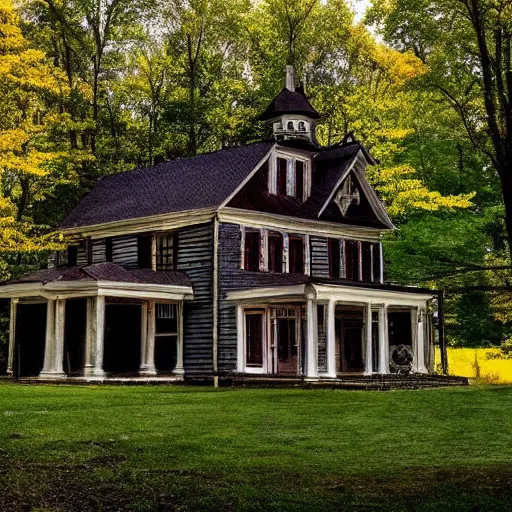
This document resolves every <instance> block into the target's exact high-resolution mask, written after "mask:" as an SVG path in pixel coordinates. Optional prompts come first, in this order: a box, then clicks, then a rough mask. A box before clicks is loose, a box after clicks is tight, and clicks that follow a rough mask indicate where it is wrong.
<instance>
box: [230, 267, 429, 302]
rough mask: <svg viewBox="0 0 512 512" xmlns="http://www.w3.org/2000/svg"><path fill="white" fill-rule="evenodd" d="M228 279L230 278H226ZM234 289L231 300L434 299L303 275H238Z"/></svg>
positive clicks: (405, 289)
mask: <svg viewBox="0 0 512 512" xmlns="http://www.w3.org/2000/svg"><path fill="white" fill-rule="evenodd" d="M224 277H227V276H224ZM230 279H231V283H232V284H233V285H234V288H235V289H233V290H232V291H229V292H228V293H227V298H228V299H231V300H243V301H246V300H252V299H264V298H276V299H277V298H280V297H281V298H287V297H295V298H298V297H301V298H303V299H304V300H305V299H306V298H314V299H315V300H331V299H333V300H336V301H340V302H341V301H347V302H375V303H377V302H382V303H393V304H402V303H403V304H413V305H415V304H416V303H417V302H425V301H426V300H430V299H432V298H434V297H435V295H436V293H437V292H436V291H435V290H431V289H429V288H419V287H414V286H403V285H396V284H392V283H362V282H359V281H350V280H348V279H333V278H319V277H311V276H306V275H303V274H273V273H268V272H267V273H262V272H249V271H239V272H237V273H236V274H233V275H232V276H231V277H230Z"/></svg>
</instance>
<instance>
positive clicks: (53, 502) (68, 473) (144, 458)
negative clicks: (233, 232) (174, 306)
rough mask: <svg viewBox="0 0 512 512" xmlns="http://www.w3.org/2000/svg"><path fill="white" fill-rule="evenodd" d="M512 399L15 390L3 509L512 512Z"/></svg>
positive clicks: (5, 393)
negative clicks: (490, 511)
mask: <svg viewBox="0 0 512 512" xmlns="http://www.w3.org/2000/svg"><path fill="white" fill-rule="evenodd" d="M511 462H512V388H511V387H486V388H483V387H470V388H452V389H438V390H424V391H390V392H370V391H366V392H365V391H341V390H328V389H319V390H300V389H282V390H275V389H222V388H221V389H213V388H192V387H178V386H175V387H171V386H169V387H167V386H165V387H164V386H161V387H149V386H148V387H142V386H126V387H121V386H97V387H78V386H77V387H74V386H60V387H58V386H19V385H12V384H4V385H0V510H2V511H8V510H15V511H19V510H20V508H21V506H22V504H24V503H26V504H28V505H30V506H31V507H33V510H34V511H36V510H37V511H44V512H50V511H51V512H54V511H79V512H82V511H83V512H86V511H103V512H105V511H113V510H123V511H124V510H126V511H160V512H164V511H174V510H176V511H199V510H201V511H203V510H205V511H208V510H212V511H213V510H222V511H232V510H249V511H286V510H297V511H298V510H301V511H305V510H312V511H324V510H325V511H328V510H358V511H373V510H379V511H380V510H393V511H395V510H397V511H402V510H403V511H434V510H450V511H478V510H482V511H484V510H485V511H487V510H503V511H505V510H507V511H508V510H510V507H511V505H510V503H511V500H512V464H511Z"/></svg>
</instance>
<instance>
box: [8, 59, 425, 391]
mask: <svg viewBox="0 0 512 512" xmlns="http://www.w3.org/2000/svg"><path fill="white" fill-rule="evenodd" d="M318 118H319V114H318V113H317V112H316V111H315V109H314V108H313V107H312V105H311V104H310V103H309V101H308V100H307V98H306V96H305V95H304V93H303V92H302V90H301V89H299V88H297V89H296V84H295V79H294V74H293V69H292V68H291V67H288V68H287V79H286V87H285V88H283V90H282V91H281V92H280V93H279V94H278V95H277V96H276V97H275V99H274V100H273V101H272V103H271V104H270V105H269V106H268V108H267V109H266V110H265V112H263V114H262V115H261V116H260V120H261V121H264V122H266V123H269V124H270V125H271V126H272V129H273V139H272V140H269V141H261V142H257V143H254V144H249V145H246V146H243V147H235V148H228V149H223V150H220V151H217V152H214V153H209V154H203V155H200V156H197V157H194V158H182V159H176V160H172V161H169V162H165V163H162V164H159V165H155V166H154V167H150V168H146V169H136V170H133V171H128V172H123V173H120V174H115V175H112V176H106V177H104V178H103V179H102V180H100V182H99V183H98V184H97V185H96V187H95V188H94V189H93V190H92V191H91V192H90V194H89V195H88V196H87V197H85V198H84V199H83V200H82V201H81V202H80V204H79V205H78V206H77V207H76V208H75V210H74V211H72V212H71V214H70V215H69V216H68V217H67V218H66V219H65V220H64V221H63V223H62V225H61V226H60V228H61V230H62V232H63V233H64V234H65V235H68V236H70V237H73V238H70V239H72V240H74V241H73V242H72V243H70V244H69V246H68V247H67V250H66V251H64V252H62V253H58V254H55V255H54V257H53V258H52V259H51V262H50V265H49V268H47V269H44V270H40V271H38V272H35V273H32V274H29V275H26V276H24V277H22V278H21V279H18V280H17V281H11V282H9V283H7V284H5V285H3V286H2V287H0V297H2V298H9V299H10V300H11V320H10V322H11V323H10V327H11V328H10V343H9V361H8V366H9V368H8V370H9V373H10V374H11V375H13V376H15V377H21V378H26V377H32V378H39V379H44V380H48V379H57V380H58V379H70V378H76V379H82V380H83V379H86V380H100V381H101V380H108V379H115V378H121V377H122V378H125V379H139V380H140V379H147V380H151V379H154V380H157V379H167V380H173V379H183V378H188V377H190V378H199V377H203V378H205V377H208V378H212V377H215V378H218V377H221V378H222V377H232V378H236V377H245V378H249V377H251V376H255V377H256V376H257V377H258V378H259V379H264V378H268V379H270V378H277V377H288V378H295V379H304V380H306V379H307V380H311V381H319V380H320V381H321V380H327V381H328V380H335V379H340V378H343V376H347V375H361V376H363V375H367V376H368V375H372V374H380V375H386V374H390V373H397V372H398V373H400V372H405V373H409V372H412V373H419V374H422V373H423V374H424V373H428V372H429V371H432V370H433V357H432V350H433V323H432V314H431V311H432V307H431V304H432V301H433V299H434V297H435V295H434V293H433V292H432V291H430V290H426V289H418V288H413V287H403V286H396V285H392V284H388V283H384V282H383V257H382V245H381V237H382V235H383V234H384V233H385V232H386V231H389V230H392V229H394V227H393V224H392V222H391V221H390V219H389V217H388V215H387V213H386V209H385V208H384V206H383V204H382V203H381V201H380V200H379V198H378V197H377V195H376V193H375V191H374V190H373V189H372V187H371V186H370V184H369V183H368V181H367V178H366V175H365V171H366V168H367V166H370V165H373V164H375V160H374V159H373V157H372V156H371V155H370V154H369V152H368V151H367V150H366V149H365V147H364V146H363V145H362V144H360V143H359V142H358V141H357V140H355V139H354V137H353V136H351V135H348V136H347V137H346V138H345V140H344V141H343V143H340V144H336V145H334V146H331V147H322V146H320V145H319V143H318V141H317V139H316V137H315V124H316V122H317V119H318ZM77 240H78V241H77Z"/></svg>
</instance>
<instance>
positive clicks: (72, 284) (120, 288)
mask: <svg viewBox="0 0 512 512" xmlns="http://www.w3.org/2000/svg"><path fill="white" fill-rule="evenodd" d="M56 295H58V296H59V297H70V298H71V297H81V296H90V295H111V296H118V297H135V298H148V299H153V298H158V299H169V300H184V299H189V298H192V295H193V289H192V284H191V282H190V280H189V278H188V277H187V276H186V275H185V274H182V273H180V272H174V271H161V272H155V271H153V270H150V269H139V268H137V269H127V268H124V267H121V266H119V265H116V264H114V263H96V264H93V265H86V266H76V267H60V268H50V269H44V270H38V271H36V272H32V273H30V274H27V275H25V276H22V277H20V278H18V279H16V280H13V281H9V282H7V283H3V284H2V285H0V298H22V297H41V296H42V297H46V298H54V297H55V296H56Z"/></svg>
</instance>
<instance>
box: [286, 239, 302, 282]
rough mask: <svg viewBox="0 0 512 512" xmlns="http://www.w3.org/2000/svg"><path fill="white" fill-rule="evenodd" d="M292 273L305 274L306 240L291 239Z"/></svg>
mask: <svg viewBox="0 0 512 512" xmlns="http://www.w3.org/2000/svg"><path fill="white" fill-rule="evenodd" d="M289 255H290V273H291V274H304V240H302V238H299V237H290V242H289Z"/></svg>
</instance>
